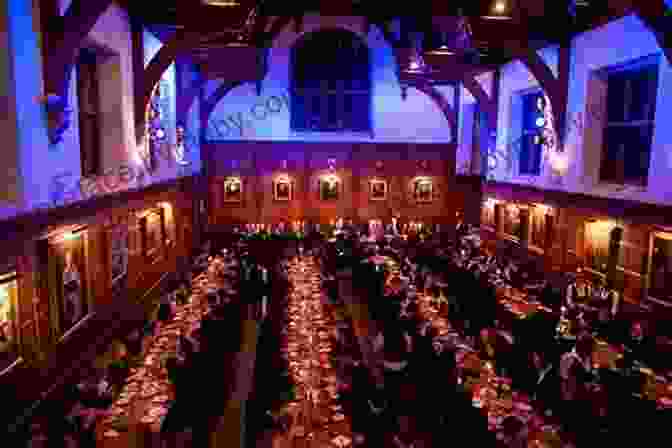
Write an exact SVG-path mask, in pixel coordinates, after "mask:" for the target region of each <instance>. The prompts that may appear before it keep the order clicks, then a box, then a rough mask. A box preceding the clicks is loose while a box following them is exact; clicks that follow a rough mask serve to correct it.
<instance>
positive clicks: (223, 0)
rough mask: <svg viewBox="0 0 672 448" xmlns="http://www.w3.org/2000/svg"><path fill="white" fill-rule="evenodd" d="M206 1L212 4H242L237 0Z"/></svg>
mask: <svg viewBox="0 0 672 448" xmlns="http://www.w3.org/2000/svg"><path fill="white" fill-rule="evenodd" d="M205 3H206V4H208V5H211V6H240V3H238V2H237V1H235V0H205Z"/></svg>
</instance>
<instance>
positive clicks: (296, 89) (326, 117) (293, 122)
mask: <svg viewBox="0 0 672 448" xmlns="http://www.w3.org/2000/svg"><path fill="white" fill-rule="evenodd" d="M327 33H338V34H340V39H342V40H340V41H338V42H339V45H341V43H342V42H343V39H344V38H345V36H346V35H348V36H349V38H348V40H349V42H355V41H358V46H359V47H360V48H364V49H365V52H366V53H365V56H363V57H362V62H364V61H365V62H366V64H363V63H362V65H365V66H366V78H365V79H362V78H361V77H356V76H352V77H350V78H349V79H337V78H333V79H329V80H324V79H323V80H322V81H321V82H320V85H319V87H314V86H311V87H308V86H306V85H305V84H306V79H310V76H311V75H312V74H313V73H311V69H312V70H314V67H316V65H313V66H312V67H311V64H310V62H308V61H306V62H305V63H304V62H302V61H301V60H302V59H307V57H306V56H305V55H303V56H302V55H300V53H301V52H302V51H306V52H307V53H309V52H310V50H306V48H305V45H306V44H308V45H310V43H308V42H309V40H310V39H311V38H314V37H315V36H316V35H318V34H320V35H321V36H319V37H324V36H326V35H327ZM333 36H335V37H334V38H337V37H336V34H333ZM319 37H318V38H319ZM349 47H353V46H352V45H349ZM339 48H340V47H339ZM341 50H342V48H341ZM337 56H338V55H337ZM346 56H352V53H351V54H349V55H346ZM290 60H291V64H290V67H291V69H290V95H291V102H292V107H291V108H290V131H291V132H292V133H295V134H304V133H309V134H317V133H325V134H335V133H356V134H369V135H370V134H371V133H372V132H373V120H372V117H371V114H372V94H373V80H372V72H371V54H370V49H369V48H368V46H367V45H366V43H365V41H364V40H363V39H362V38H361V37H360V36H358V35H356V34H355V33H353V32H351V31H348V30H344V29H339V28H332V29H326V30H320V31H316V32H314V33H310V34H308V35H306V36H304V37H303V38H302V39H301V40H299V41H298V42H297V43H296V44H295V45H294V47H293V48H292V51H291V56H290ZM297 64H298V65H297ZM353 73H354V71H353ZM330 82H331V84H332V85H329V83H330ZM360 82H361V84H364V85H365V87H364V88H361V89H360V88H352V86H347V85H346V84H355V83H360ZM362 98H364V100H362ZM360 101H361V102H362V103H366V114H365V115H364V114H362V116H359V117H358V116H357V115H356V114H355V113H353V110H355V109H357V107H354V106H353V105H355V104H357V103H359V102H360ZM297 103H300V104H302V105H301V107H299V106H298V104H297ZM316 104H317V108H318V109H319V112H317V113H314V112H313V109H315V105H316ZM348 104H349V109H350V111H349V112H348V110H347V109H348ZM332 106H333V107H334V111H333V114H334V120H333V122H335V123H337V124H336V125H333V124H332V120H331V119H330V114H331V113H332V110H331V107H332ZM300 111H302V113H303V117H299V116H298V114H299V113H300ZM364 116H365V117H366V122H365V123H360V122H359V121H360V119H361V118H362V117H364ZM315 119H317V121H318V122H319V123H317V124H312V123H314V120H315Z"/></svg>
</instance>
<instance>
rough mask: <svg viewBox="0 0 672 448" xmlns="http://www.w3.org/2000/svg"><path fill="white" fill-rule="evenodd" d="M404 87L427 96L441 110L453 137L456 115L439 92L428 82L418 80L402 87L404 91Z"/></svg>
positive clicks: (455, 127) (455, 128)
mask: <svg viewBox="0 0 672 448" xmlns="http://www.w3.org/2000/svg"><path fill="white" fill-rule="evenodd" d="M406 87H412V88H414V89H415V90H417V91H419V92H422V93H424V94H425V95H427V96H429V97H430V98H431V99H432V101H434V103H435V104H436V105H437V106H438V107H439V110H441V113H442V114H443V116H444V117H445V118H446V121H448V125H449V126H450V127H451V128H452V133H453V135H454V134H455V131H456V130H457V114H456V113H455V109H453V106H451V105H450V103H448V101H447V100H446V98H444V96H443V94H442V93H441V92H439V90H437V89H436V88H435V87H434V86H432V85H431V84H430V83H429V82H427V81H420V80H417V81H413V82H411V83H409V84H408V85H407V86H406V85H402V89H405V88H406Z"/></svg>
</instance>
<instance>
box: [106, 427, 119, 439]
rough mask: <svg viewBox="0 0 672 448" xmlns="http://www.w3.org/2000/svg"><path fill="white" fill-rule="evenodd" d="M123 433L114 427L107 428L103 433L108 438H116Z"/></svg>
mask: <svg viewBox="0 0 672 448" xmlns="http://www.w3.org/2000/svg"><path fill="white" fill-rule="evenodd" d="M120 435H121V434H120V433H119V432H118V431H115V430H114V429H110V430H107V431H105V432H104V433H103V437H105V438H106V439H116V438H117V437H119V436H120Z"/></svg>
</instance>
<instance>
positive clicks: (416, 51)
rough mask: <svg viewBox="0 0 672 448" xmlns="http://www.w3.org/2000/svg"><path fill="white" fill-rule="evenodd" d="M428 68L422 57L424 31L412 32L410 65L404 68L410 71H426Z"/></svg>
mask: <svg viewBox="0 0 672 448" xmlns="http://www.w3.org/2000/svg"><path fill="white" fill-rule="evenodd" d="M426 69H427V66H426V64H425V61H424V59H423V57H422V33H411V35H410V52H409V56H408V66H407V67H406V69H405V70H404V71H405V72H408V73H424V72H425V71H426Z"/></svg>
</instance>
